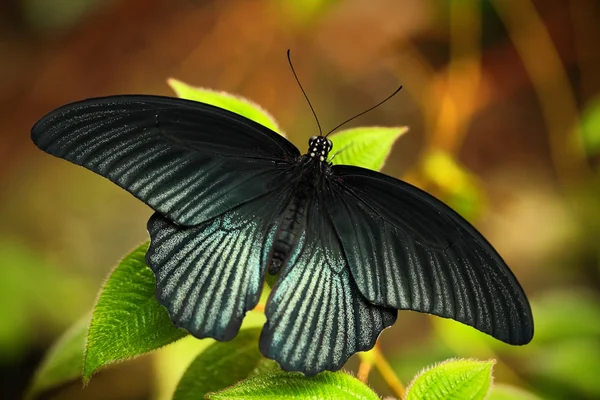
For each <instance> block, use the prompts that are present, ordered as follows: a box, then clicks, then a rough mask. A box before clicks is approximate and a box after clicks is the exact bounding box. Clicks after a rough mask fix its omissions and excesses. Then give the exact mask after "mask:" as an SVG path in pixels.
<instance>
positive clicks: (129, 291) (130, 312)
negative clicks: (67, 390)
mask: <svg viewBox="0 0 600 400" xmlns="http://www.w3.org/2000/svg"><path fill="white" fill-rule="evenodd" d="M147 249H148V243H145V244H143V245H141V246H140V247H138V248H137V249H135V250H134V251H133V252H131V253H130V254H129V255H128V256H127V257H125V258H124V259H123V261H121V263H120V264H119V265H118V266H117V268H115V270H114V271H113V272H112V274H111V275H110V277H109V278H108V280H107V281H106V283H105V284H104V287H103V288H102V290H101V292H100V295H99V297H98V301H97V303H96V305H95V307H94V310H93V314H92V321H91V323H90V329H89V332H88V336H87V345H86V351H85V357H84V364H83V379H84V381H85V382H87V381H88V380H89V379H90V377H91V376H92V374H93V373H94V372H95V371H96V370H97V369H98V368H100V367H102V366H105V365H107V364H110V363H113V362H116V361H120V360H124V359H128V358H132V357H135V356H138V355H140V354H144V353H147V352H149V351H152V350H156V349H158V348H160V347H163V346H165V345H167V344H169V343H171V342H174V341H176V340H178V339H181V338H182V337H184V336H185V335H186V334H187V333H186V332H185V331H184V330H182V329H178V328H176V327H175V325H173V324H172V323H171V320H170V319H169V314H168V312H167V310H166V309H165V308H164V307H162V306H161V305H160V304H158V302H157V301H156V298H155V290H156V281H155V278H154V273H153V272H152V271H151V270H150V268H148V267H147V266H146V263H145V261H144V258H145V254H146V250H147Z"/></svg>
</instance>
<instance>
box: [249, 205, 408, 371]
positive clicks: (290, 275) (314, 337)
mask: <svg viewBox="0 0 600 400" xmlns="http://www.w3.org/2000/svg"><path fill="white" fill-rule="evenodd" d="M317 198H318V197H317ZM317 198H315V199H313V201H312V202H311V204H310V206H309V207H308V208H307V215H306V226H305V230H304V233H303V234H302V235H301V237H300V239H299V242H298V245H297V247H296V251H295V252H294V253H293V254H292V257H291V258H290V260H289V261H288V263H287V264H286V266H285V267H284V269H283V270H282V272H281V275H280V276H279V278H278V280H277V283H276V284H275V286H274V287H273V290H272V292H271V295H270V297H269V300H268V303H267V308H266V310H265V313H266V316H267V323H266V325H265V327H264V329H263V332H262V335H261V338H260V348H261V351H262V352H263V354H265V355H266V356H267V357H269V358H273V359H275V360H277V362H279V364H280V365H281V366H282V368H283V369H285V370H290V371H302V372H304V373H305V374H307V375H315V374H317V373H318V372H321V371H323V370H337V369H339V368H341V367H342V365H344V363H345V362H346V360H347V359H348V358H349V357H350V356H351V355H352V354H354V353H356V352H357V351H366V350H369V349H371V348H372V347H373V346H374V345H375V341H376V340H377V337H378V336H379V334H380V333H381V331H382V330H383V329H385V328H387V327H389V326H391V325H392V324H393V323H394V322H395V321H396V313H397V311H396V310H395V309H392V308H387V307H381V306H376V305H373V304H370V303H369V302H368V301H367V300H366V299H365V298H364V296H363V295H362V294H361V293H360V291H359V290H358V288H357V287H356V284H355V282H354V279H353V278H352V275H351V274H350V270H349V269H348V264H347V261H346V258H345V256H344V254H343V252H342V248H341V246H340V242H339V239H338V237H337V235H336V234H335V231H334V229H333V226H332V225H331V223H330V220H329V219H328V218H327V215H326V213H325V212H326V211H325V205H324V204H323V203H322V202H321V201H318V200H317Z"/></svg>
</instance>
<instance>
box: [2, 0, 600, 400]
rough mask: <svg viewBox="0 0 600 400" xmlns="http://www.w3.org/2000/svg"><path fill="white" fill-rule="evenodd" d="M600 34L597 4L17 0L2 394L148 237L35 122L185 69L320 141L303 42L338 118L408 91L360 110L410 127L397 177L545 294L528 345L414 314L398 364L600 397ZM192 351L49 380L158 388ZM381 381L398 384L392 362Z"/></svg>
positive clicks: (329, 119)
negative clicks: (457, 361)
mask: <svg viewBox="0 0 600 400" xmlns="http://www.w3.org/2000/svg"><path fill="white" fill-rule="evenodd" d="M599 43H600V2H598V1H593V0H572V1H567V0H460V1H459V0H455V1H450V0H370V1H368V2H367V1H359V0H309V1H304V2H292V1H285V0H264V1H258V0H257V1H244V0H228V1H217V0H204V1H202V0H188V1H183V0H181V1H173V0H56V1H46V0H4V1H2V2H0V105H1V106H0V121H1V124H2V125H1V126H0V376H1V378H0V379H1V382H0V391H1V392H0V397H1V398H3V399H13V398H20V396H21V394H22V392H23V390H24V389H25V388H26V386H27V384H28V382H29V381H30V380H31V378H32V376H33V374H34V372H35V368H36V365H37V364H38V363H39V362H40V360H41V359H42V357H43V355H44V353H45V351H46V350H47V349H48V347H49V346H50V345H51V344H52V343H53V341H55V340H56V339H57V338H58V337H59V336H60V335H61V333H62V332H64V331H65V330H66V329H67V328H68V327H69V326H70V325H72V324H73V323H74V322H75V321H77V320H78V319H79V318H80V317H81V316H82V315H85V313H86V312H88V311H89V310H90V309H91V307H92V305H93V302H94V299H95V295H96V292H97V290H98V288H99V287H100V285H101V283H102V281H103V280H104V279H105V277H106V276H107V274H108V273H109V271H110V270H111V268H112V267H113V266H114V265H116V263H117V261H118V260H119V259H120V258H121V257H122V256H124V255H125V254H126V253H128V252H129V251H130V250H131V249H133V248H134V247H135V246H136V245H138V244H139V243H141V242H142V241H145V240H147V234H146V231H145V227H146V221H147V218H148V217H149V216H150V214H151V211H150V209H149V208H147V207H146V206H144V205H143V204H142V203H140V202H138V201H137V200H135V199H134V198H133V197H131V196H130V195H128V194H127V193H125V192H124V191H122V190H120V189H119V188H118V187H116V186H115V185H113V184H111V183H109V182H108V181H106V180H104V179H102V178H101V177H98V176H96V175H94V174H92V173H91V172H88V171H86V170H84V169H83V168H80V167H76V166H73V165H71V164H69V163H67V162H64V161H62V160H59V159H55V158H53V157H51V156H48V155H46V154H44V153H42V152H41V151H39V150H38V149H37V148H35V146H34V145H33V144H32V143H31V142H30V139H29V130H30V128H31V126H32V124H33V123H34V122H35V121H36V120H37V119H38V118H40V117H41V116H42V115H43V114H44V113H46V112H48V111H50V110H51V109H53V108H55V107H57V106H60V105H62V104H64V103H67V102H71V101H75V100H79V99H82V98H86V97H92V96H103V95H111V94H120V93H146V94H162V95H173V92H172V91H171V89H170V88H169V86H168V85H167V84H166V80H167V79H168V78H169V77H174V78H177V79H179V80H182V81H184V82H186V83H188V84H191V85H195V86H203V87H208V88H213V89H218V90H224V91H229V92H232V93H236V94H240V95H242V96H245V97H248V98H250V99H252V100H254V101H255V102H257V103H259V104H260V105H262V106H263V107H264V108H266V109H267V110H269V111H270V113H271V114H272V115H274V117H275V118H276V119H277V120H278V122H279V124H280V126H281V127H282V129H283V130H284V131H285V132H286V134H287V136H288V138H289V139H290V140H292V141H293V142H294V143H295V144H296V145H297V146H298V147H299V148H300V149H304V148H305V147H306V143H307V140H308V138H309V137H310V136H311V135H314V134H316V133H317V128H316V125H315V123H314V120H313V118H312V115H311V113H310V110H309V109H308V107H307V105H306V103H305V100H304V98H303V97H302V94H301V92H300V90H299V89H298V87H297V85H296V83H295V81H294V79H293V76H292V74H291V72H290V69H289V66H288V65H287V60H286V57H285V51H286V50H287V49H288V48H290V49H291V50H292V58H293V60H294V64H295V68H296V71H297V72H298V75H299V77H300V80H301V82H302V83H303V85H304V87H305V89H306V91H307V93H308V95H309V96H310V98H311V101H312V103H313V105H314V107H315V109H316V111H317V114H318V115H319V117H320V121H321V124H322V126H323V127H324V129H325V130H327V129H328V128H331V127H333V126H335V125H337V124H338V123H339V122H341V121H342V120H345V119H346V118H348V117H350V116H352V115H355V114H357V113H359V112H360V111H363V110H364V109H366V108H368V107H370V106H371V105H373V104H375V103H376V102H378V101H379V100H381V99H383V98H384V97H385V96H387V95H388V94H389V93H390V92H392V91H393V90H394V89H395V88H396V87H397V86H398V85H399V84H402V85H403V86H404V89H403V90H402V91H401V92H400V93H399V94H398V95H397V96H396V97H395V98H393V99H392V100H390V101H389V102H387V103H386V104H385V105H383V106H382V107H380V108H378V109H377V110H375V111H372V112H371V113H369V114H367V115H365V116H364V117H361V118H360V119H358V120H356V121H353V122H352V123H351V126H366V125H384V126H400V125H407V126H409V127H410V131H409V132H408V133H407V134H405V135H404V136H402V137H401V138H400V139H399V140H398V142H397V143H396V145H395V147H394V150H393V152H392V155H391V157H390V159H389V160H388V162H387V164H386V166H385V167H384V172H385V173H387V174H389V175H392V176H395V177H399V178H403V179H405V180H407V181H409V182H411V183H413V184H416V185H418V186H420V187H422V188H424V189H426V190H428V191H430V192H431V193H433V194H435V195H436V196H438V197H440V198H441V199H443V200H444V201H446V202H448V203H449V204H450V205H452V206H453V207H454V208H455V209H457V210H458V211H459V212H460V213H461V214H463V215H464V216H466V217H467V218H468V219H469V220H470V221H472V222H473V223H474V224H475V225H476V226H477V227H478V228H479V229H480V230H481V231H482V232H483V233H484V235H485V236H486V237H487V238H488V239H489V241H490V242H491V243H492V244H493V245H494V246H495V247H496V248H497V249H498V251H499V252H500V254H502V255H503V257H504V258H505V260H506V261H507V262H508V264H509V265H510V266H511V268H512V270H513V271H514V273H515V275H516V276H517V277H518V278H519V280H520V282H521V283H522V285H523V287H524V289H525V291H526V292H527V293H528V296H529V298H530V300H531V302H532V306H533V311H534V319H535V324H536V326H535V328H536V336H535V338H534V340H533V342H532V343H531V344H529V345H528V346H525V347H519V348H513V347H510V346H507V345H504V344H502V343H499V342H497V341H495V340H493V339H489V338H487V337H485V335H483V334H479V333H477V332H476V331H474V330H472V329H470V328H465V327H463V326H461V325H460V324H458V323H454V322H451V321H446V320H441V319H439V318H432V317H429V316H426V315H420V314H417V313H412V312H401V313H400V314H399V318H398V323H397V324H396V325H395V326H394V327H393V328H391V329H389V330H387V331H385V332H384V334H383V335H382V337H381V339H380V344H381V346H382V348H383V350H384V352H385V354H386V356H387V357H388V359H389V360H390V363H391V364H392V367H393V368H394V370H395V371H396V372H397V374H398V375H399V377H400V378H401V379H402V380H403V381H404V382H405V383H408V381H410V379H411V377H412V376H414V375H415V374H416V373H417V372H418V371H419V370H420V369H422V368H423V367H425V366H426V365H429V364H431V363H434V362H438V361H442V360H444V359H447V358H450V357H476V358H481V359H485V358H497V359H498V360H499V362H498V364H497V366H496V371H495V376H496V382H501V383H508V384H512V385H515V386H518V387H521V388H524V389H526V390H528V391H530V392H532V393H535V394H536V395H537V396H539V397H540V398H544V399H597V398H600V379H598V378H599V376H598V371H600V301H599V298H600V172H599V166H600V73H598V71H600V52H599V51H598V45H599ZM165 352H169V349H168V348H167V349H166V350H165ZM165 360H169V361H168V362H167V361H165ZM185 362H189V360H187V361H183V359H182V360H179V361H178V358H177V354H176V352H172V354H171V355H170V356H169V357H167V358H165V357H164V355H163V356H161V357H156V356H146V357H141V358H139V359H137V360H134V361H131V362H127V363H124V364H121V365H119V366H117V367H114V368H109V369H107V370H106V371H105V372H101V373H100V374H99V375H98V376H97V377H96V378H95V379H94V380H93V381H92V384H91V385H90V386H89V387H88V388H86V389H85V390H84V391H82V390H81V389H80V385H79V384H77V383H75V384H73V385H71V386H68V385H67V386H65V387H62V388H59V389H57V390H56V391H54V392H53V393H52V394H51V395H52V396H55V397H57V398H64V399H79V398H85V399H88V398H89V399H94V398H99V399H100V398H111V399H152V398H156V396H158V394H157V393H159V392H161V389H160V388H157V385H159V384H157V383H156V382H157V379H155V376H156V375H157V374H158V375H160V374H162V373H163V372H164V371H165V370H167V371H168V370H173V369H177V368H179V369H181V368H184V367H185V366H183V367H181V366H179V367H177V366H176V364H177V363H180V364H183V363H185ZM356 365H357V361H356V360H355V359H353V360H351V362H350V363H349V365H348V366H349V368H355V367H356ZM161 371H163V372H161ZM165 379H167V378H165ZM173 379H175V378H173ZM163 380H164V379H163ZM370 383H371V385H372V386H373V387H374V388H375V389H376V390H377V391H378V392H379V393H380V394H382V395H388V394H390V393H391V392H390V390H389V388H387V387H386V385H385V383H384V382H383V381H382V380H381V377H379V376H378V374H377V373H373V374H372V375H371V381H370ZM163 391H164V390H163ZM52 396H50V395H48V397H52Z"/></svg>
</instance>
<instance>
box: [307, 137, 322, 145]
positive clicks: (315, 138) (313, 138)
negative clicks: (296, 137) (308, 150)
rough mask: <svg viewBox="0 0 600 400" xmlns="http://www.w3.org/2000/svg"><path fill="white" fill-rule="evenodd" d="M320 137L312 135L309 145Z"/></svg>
mask: <svg viewBox="0 0 600 400" xmlns="http://www.w3.org/2000/svg"><path fill="white" fill-rule="evenodd" d="M318 138H319V137H318V136H311V137H310V139H308V145H309V146H311V145H312V144H313V142H314V141H315V140H317V139H318Z"/></svg>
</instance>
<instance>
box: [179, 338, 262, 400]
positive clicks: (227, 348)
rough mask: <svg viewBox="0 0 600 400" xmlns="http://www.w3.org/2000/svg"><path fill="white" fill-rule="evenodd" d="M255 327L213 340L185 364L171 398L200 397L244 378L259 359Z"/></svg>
mask: <svg viewBox="0 0 600 400" xmlns="http://www.w3.org/2000/svg"><path fill="white" fill-rule="evenodd" d="M259 336H260V329H259V328H252V329H245V330H242V331H240V332H239V333H238V334H237V336H236V337H235V338H234V339H233V340H232V341H230V342H217V343H214V344H213V345H211V346H210V347H208V348H207V349H206V350H204V351H203V352H202V353H200V355H199V356H198V357H196V359H195V360H194V361H193V362H192V364H191V365H190V366H189V368H188V369H187V371H186V372H185V374H184V375H183V377H182V378H181V381H180V382H179V385H178V386H177V390H176V391H175V395H174V396H173V399H174V400H194V399H203V398H204V396H205V395H206V394H207V393H210V392H216V391H219V390H222V389H224V388H226V387H228V386H231V385H233V384H234V383H237V382H238V381H240V380H242V379H245V378H247V377H248V376H249V375H250V373H252V371H253V370H254V369H255V368H256V367H258V365H259V363H260V361H261V360H262V359H263V356H262V354H261V353H260V350H259V349H258V338H259Z"/></svg>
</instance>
